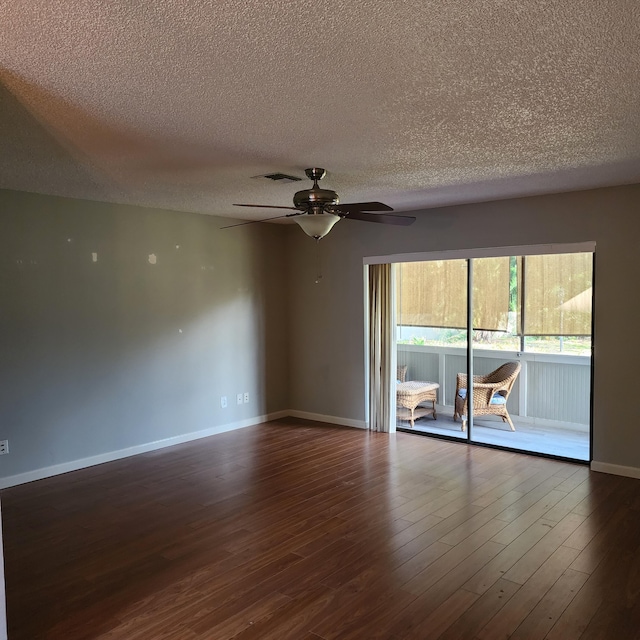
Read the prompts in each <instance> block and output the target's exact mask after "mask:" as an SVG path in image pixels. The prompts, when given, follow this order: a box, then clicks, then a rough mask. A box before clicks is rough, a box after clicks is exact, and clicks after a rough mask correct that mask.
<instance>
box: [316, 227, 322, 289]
mask: <svg viewBox="0 0 640 640" xmlns="http://www.w3.org/2000/svg"><path fill="white" fill-rule="evenodd" d="M316 262H317V268H318V275H317V276H316V284H320V281H321V280H322V256H321V254H320V238H316Z"/></svg>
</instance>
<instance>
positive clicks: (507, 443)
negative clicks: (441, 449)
mask: <svg viewBox="0 0 640 640" xmlns="http://www.w3.org/2000/svg"><path fill="white" fill-rule="evenodd" d="M437 409H438V419H437V420H434V419H433V418H432V417H431V416H425V417H424V418H419V419H418V420H416V421H415V426H414V427H413V429H412V428H411V425H410V423H409V421H405V420H398V422H397V426H398V427H400V428H402V429H407V430H410V431H416V432H419V433H433V434H437V435H444V436H449V437H454V438H460V439H461V440H466V437H467V434H466V432H463V431H462V430H461V428H460V427H461V423H460V421H459V420H458V421H457V422H454V420H453V408H452V407H438V408H437ZM511 417H512V419H513V423H514V425H515V428H516V430H515V431H511V430H510V429H509V425H508V424H505V423H503V422H502V420H501V419H500V418H498V417H493V416H483V417H482V418H476V419H475V420H474V429H473V441H475V442H482V443H485V444H494V445H498V446H501V447H509V448H511V449H518V450H520V451H529V452H534V453H545V454H548V455H553V456H560V457H563V458H572V459H574V460H585V461H588V460H589V432H588V430H586V429H587V428H586V427H585V431H584V432H581V431H577V430H575V429H569V428H565V429H563V428H561V427H556V426H553V427H552V426H546V425H544V426H542V425H536V424H531V423H528V422H518V419H517V416H515V417H514V416H511Z"/></svg>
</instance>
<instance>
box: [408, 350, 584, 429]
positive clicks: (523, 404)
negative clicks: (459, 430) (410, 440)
mask: <svg viewBox="0 0 640 640" xmlns="http://www.w3.org/2000/svg"><path fill="white" fill-rule="evenodd" d="M473 356H474V373H475V374H485V373H489V372H490V371H493V370H494V369H496V368H497V367H499V366H500V365H501V364H503V363H504V362H507V361H510V360H515V361H518V362H520V364H521V365H522V369H521V371H520V375H519V376H518V379H517V380H516V383H515V385H514V388H513V391H512V393H511V395H510V396H509V401H508V404H507V406H508V408H509V413H510V414H511V415H512V416H513V417H517V419H518V420H519V421H521V422H532V423H537V424H548V425H550V426H555V425H557V426H559V425H562V426H563V427H564V428H573V429H577V430H580V431H584V430H588V425H589V415H590V393H591V358H590V357H589V356H574V355H562V354H548V353H530V352H520V351H497V350H489V349H478V348H475V349H474V351H473ZM398 364H406V365H407V380H425V381H427V380H428V381H432V382H437V383H438V384H439V385H440V391H439V394H438V402H439V404H440V405H443V406H445V407H453V401H454V396H455V388H456V374H457V373H458V372H466V370H467V351H466V348H462V347H436V346H422V345H408V344H398Z"/></svg>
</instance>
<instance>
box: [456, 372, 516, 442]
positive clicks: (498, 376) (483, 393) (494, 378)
mask: <svg viewBox="0 0 640 640" xmlns="http://www.w3.org/2000/svg"><path fill="white" fill-rule="evenodd" d="M519 373H520V363H519V362H507V363H505V364H503V365H502V366H500V367H498V368H497V369H496V370H495V371H492V372H491V373H488V374H487V375H484V376H473V415H474V416H486V415H494V416H500V417H501V418H502V421H503V422H508V423H509V426H510V427H511V431H515V430H516V428H515V427H514V426H513V422H512V421H511V416H510V415H509V412H508V411H507V398H508V397H509V394H510V393H511V389H512V388H513V385H514V383H515V381H516V378H517V377H518V374H519ZM467 416H468V411H467V374H466V373H459V374H458V377H457V380H456V400H455V410H454V412H453V419H454V420H456V419H457V418H458V417H460V418H461V419H462V430H463V431H464V430H465V429H466V428H467Z"/></svg>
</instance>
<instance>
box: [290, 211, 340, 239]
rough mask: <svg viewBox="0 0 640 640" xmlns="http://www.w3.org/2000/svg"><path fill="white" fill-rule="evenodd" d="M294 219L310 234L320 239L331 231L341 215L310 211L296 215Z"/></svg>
mask: <svg viewBox="0 0 640 640" xmlns="http://www.w3.org/2000/svg"><path fill="white" fill-rule="evenodd" d="M294 220H295V222H297V223H298V224H299V225H300V227H301V229H302V230H303V231H304V232H305V233H306V234H307V235H308V236H310V237H312V238H315V239H316V240H320V238H324V237H325V236H326V235H327V234H328V233H329V231H331V229H332V228H333V225H334V224H335V223H336V222H338V220H340V216H337V215H335V214H333V213H308V214H306V215H303V216H296V217H295V218H294Z"/></svg>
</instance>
